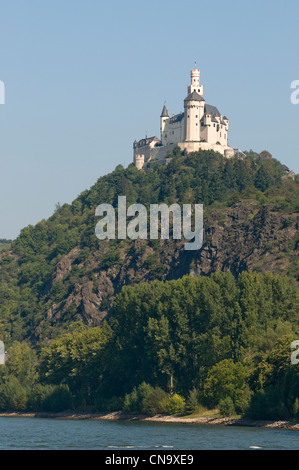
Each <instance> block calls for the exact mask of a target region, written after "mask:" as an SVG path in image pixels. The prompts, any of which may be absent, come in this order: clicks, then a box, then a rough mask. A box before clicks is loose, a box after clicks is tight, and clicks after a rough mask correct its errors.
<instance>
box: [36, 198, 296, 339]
mask: <svg viewBox="0 0 299 470" xmlns="http://www.w3.org/2000/svg"><path fill="white" fill-rule="evenodd" d="M298 228H299V217H298V214H291V215H289V214H283V213H276V212H272V211H271V207H269V206H267V205H264V206H259V205H258V203H257V202H256V201H254V202H250V201H246V202H239V203H236V204H235V205H234V206H232V207H231V208H229V209H228V210H227V211H226V212H225V213H221V211H218V212H215V211H214V212H213V213H211V214H208V215H207V218H206V219H205V221H204V245H203V247H202V248H201V250H198V251H185V250H184V245H183V242H181V241H179V242H177V241H173V240H167V241H161V240H160V241H155V242H151V241H146V240H136V241H134V242H131V241H130V242H129V241H127V240H126V241H123V242H120V243H118V244H117V243H116V244H115V243H114V244H113V245H111V242H109V241H105V242H101V244H100V246H99V249H98V250H95V251H94V252H93V253H92V254H89V256H88V257H87V259H84V261H81V263H79V264H78V263H77V261H76V260H77V259H78V255H80V249H79V247H78V248H75V249H74V250H72V251H71V252H70V253H69V254H68V255H66V256H64V257H63V258H62V259H61V260H60V262H59V263H58V264H57V266H56V269H55V272H54V274H53V276H52V280H51V285H50V286H49V292H50V300H51V288H52V287H53V286H54V285H55V283H57V282H62V283H64V282H66V281H67V279H69V277H70V276H71V275H72V272H73V270H74V267H75V266H76V268H77V269H81V271H82V273H83V275H82V276H81V277H80V278H79V279H77V280H76V282H74V283H73V284H70V288H69V290H68V292H67V294H66V295H65V296H64V298H63V299H62V300H60V301H59V302H54V301H53V302H50V307H48V308H47V310H46V313H45V316H44V318H43V320H42V321H41V322H40V324H39V325H38V327H37V328H36V329H35V332H34V337H35V339H36V340H38V339H40V337H42V336H43V327H44V326H45V325H46V324H47V325H48V330H49V326H50V329H53V328H54V329H55V328H56V327H57V326H58V324H59V323H60V322H62V321H63V320H64V319H65V318H66V317H69V316H70V315H71V316H72V318H73V319H80V320H83V321H84V322H85V323H87V324H89V325H95V324H99V323H100V322H101V321H102V320H103V318H105V317H106V316H107V314H109V310H110V308H111V306H112V304H113V299H114V297H115V295H116V294H117V293H118V292H119V291H120V290H121V288H122V287H123V286H125V285H134V284H138V283H140V282H149V281H151V280H153V279H161V280H171V279H177V278H180V277H182V276H183V275H187V274H190V275H193V276H207V275H210V274H211V273H213V272H215V271H217V270H221V271H231V272H232V273H233V274H234V275H235V276H237V275H238V274H239V273H240V272H242V271H244V270H256V271H259V272H261V273H263V272H265V271H272V272H275V273H276V274H286V275H288V276H290V277H291V278H293V279H294V280H295V282H297V283H299V273H298V271H299V270H298V265H296V263H297V262H298V254H299V237H298ZM116 252H117V254H118V256H117V258H114V259H112V261H110V262H107V259H109V257H107V253H108V254H109V253H112V254H113V255H115V253H116ZM104 259H105V260H106V261H105V262H104V261H103V260H104ZM115 260H116V261H115ZM296 266H297V269H296ZM47 305H49V302H48V304H47Z"/></svg>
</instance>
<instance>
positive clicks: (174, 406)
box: [166, 393, 186, 415]
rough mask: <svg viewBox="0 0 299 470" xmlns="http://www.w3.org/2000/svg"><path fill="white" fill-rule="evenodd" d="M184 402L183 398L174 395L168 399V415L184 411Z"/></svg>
mask: <svg viewBox="0 0 299 470" xmlns="http://www.w3.org/2000/svg"><path fill="white" fill-rule="evenodd" d="M185 407H186V402H185V400H184V398H183V397H181V396H180V395H178V394H177V393H175V394H174V395H172V396H171V397H169V398H168V400H167V404H166V409H167V412H168V413H169V414H170V415H176V414H178V413H183V412H184V411H185Z"/></svg>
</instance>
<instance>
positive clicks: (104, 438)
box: [0, 417, 299, 451]
mask: <svg viewBox="0 0 299 470" xmlns="http://www.w3.org/2000/svg"><path fill="white" fill-rule="evenodd" d="M43 449H44V450H112V451H113V450H115V451H116V450H129V449H133V450H134V449H135V450H136V449H140V450H142V449H144V450H159V449H160V450H167V449H169V450H249V449H252V450H253V449H262V450H295V449H299V432H298V431H289V430H284V429H266V428H257V427H239V426H221V425H199V424H195V423H190V424H185V423H184V424H180V423H154V422H145V421H144V422H142V421H139V422H130V421H88V420H67V419H50V418H20V417H9V418H7V417H0V450H43Z"/></svg>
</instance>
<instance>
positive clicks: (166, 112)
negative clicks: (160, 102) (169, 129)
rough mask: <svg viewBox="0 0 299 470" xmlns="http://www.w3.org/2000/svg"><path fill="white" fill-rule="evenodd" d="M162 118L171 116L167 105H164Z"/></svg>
mask: <svg viewBox="0 0 299 470" xmlns="http://www.w3.org/2000/svg"><path fill="white" fill-rule="evenodd" d="M161 117H169V114H168V111H167V108H166V106H165V104H164V106H163V109H162V113H161Z"/></svg>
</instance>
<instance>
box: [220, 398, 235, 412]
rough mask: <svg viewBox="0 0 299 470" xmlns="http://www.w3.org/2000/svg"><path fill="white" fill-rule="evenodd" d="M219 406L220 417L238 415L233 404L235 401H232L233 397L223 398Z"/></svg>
mask: <svg viewBox="0 0 299 470" xmlns="http://www.w3.org/2000/svg"><path fill="white" fill-rule="evenodd" d="M218 406H219V412H220V415H221V416H223V417H225V416H232V415H234V414H235V413H236V411H235V407H234V403H233V400H232V399H231V397H226V398H223V399H222V400H221V401H220V402H219V405H218Z"/></svg>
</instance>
